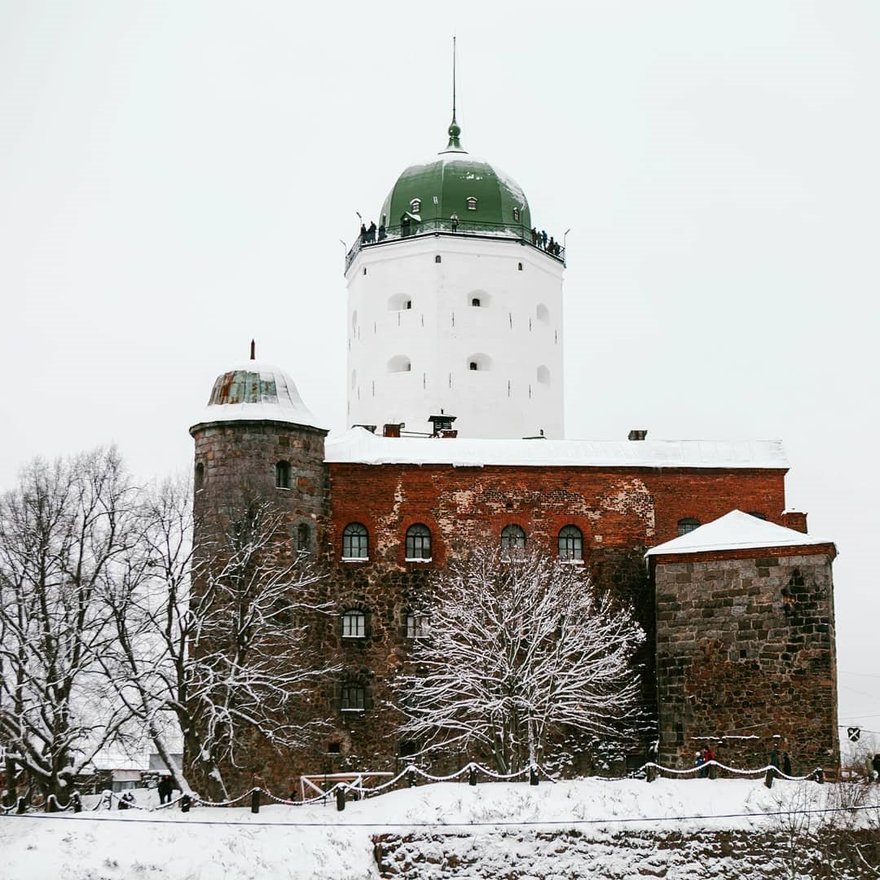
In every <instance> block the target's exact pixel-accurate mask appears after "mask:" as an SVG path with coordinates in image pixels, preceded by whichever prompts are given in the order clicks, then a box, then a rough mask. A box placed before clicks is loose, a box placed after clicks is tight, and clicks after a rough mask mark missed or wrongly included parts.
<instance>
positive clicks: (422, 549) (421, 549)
mask: <svg viewBox="0 0 880 880" xmlns="http://www.w3.org/2000/svg"><path fill="white" fill-rule="evenodd" d="M406 558H407V559H430V558H431V530H430V529H429V528H428V527H427V526H425V525H422V524H421V523H416V525H414V526H410V527H409V528H408V529H407V530H406Z"/></svg>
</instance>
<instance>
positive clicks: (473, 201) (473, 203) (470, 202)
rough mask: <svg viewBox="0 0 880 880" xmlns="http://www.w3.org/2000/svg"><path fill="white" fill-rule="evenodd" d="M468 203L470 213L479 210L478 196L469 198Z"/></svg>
mask: <svg viewBox="0 0 880 880" xmlns="http://www.w3.org/2000/svg"><path fill="white" fill-rule="evenodd" d="M466 201H467V209H468V211H476V210H477V197H476V196H468V197H467V199H466Z"/></svg>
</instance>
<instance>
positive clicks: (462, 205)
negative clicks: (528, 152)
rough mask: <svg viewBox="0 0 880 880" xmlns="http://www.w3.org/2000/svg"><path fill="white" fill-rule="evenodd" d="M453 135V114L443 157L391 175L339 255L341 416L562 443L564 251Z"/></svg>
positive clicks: (514, 189)
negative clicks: (373, 222) (343, 331)
mask: <svg viewBox="0 0 880 880" xmlns="http://www.w3.org/2000/svg"><path fill="white" fill-rule="evenodd" d="M460 134H461V130H460V129H459V127H458V124H457V123H456V121H455V118H454V117H453V121H452V125H450V127H449V143H448V144H447V146H446V149H445V150H442V151H441V152H440V153H439V154H438V155H437V156H436V157H435V158H432V159H431V160H429V161H427V162H424V163H420V164H417V165H412V166H411V167H409V168H407V169H406V170H405V171H404V172H403V173H402V174H401V175H400V177H399V178H398V180H397V182H396V183H395V184H394V186H393V187H392V189H391V192H390V193H389V195H388V198H387V199H386V200H385V203H384V205H383V206H382V210H381V212H380V216H379V218H378V223H379V225H378V228H377V229H376V230H375V231H374V230H373V229H372V228H370V229H368V230H367V231H366V233H362V235H361V237H360V239H359V241H358V242H356V243H355V245H354V247H353V248H352V249H351V251H350V252H349V254H348V257H347V260H346V281H347V285H348V421H349V424H372V425H377V426H381V425H384V424H389V423H390V424H394V423H398V424H399V423H405V430H407V431H413V432H429V431H431V427H430V424H429V419H430V418H431V416H440V415H445V416H447V417H454V418H455V424H454V426H453V427H454V428H455V429H457V430H458V432H459V434H460V435H461V436H466V437H499V438H502V437H528V436H539V435H541V434H543V435H544V436H547V437H551V438H561V437H562V436H563V433H564V431H563V377H562V274H563V269H564V266H565V262H564V261H565V254H564V251H563V250H562V247H561V243H560V242H558V241H557V239H556V238H554V237H553V236H551V235H547V234H546V233H543V234H542V232H541V230H533V226H532V217H531V212H530V209H529V204H528V201H527V200H526V197H525V194H524V193H523V191H522V190H521V189H520V187H519V186H518V185H517V184H516V182H515V181H513V180H512V179H511V178H510V177H508V176H507V175H505V174H503V173H502V172H501V171H500V170H499V169H498V168H496V167H493V166H492V165H490V164H489V163H487V162H485V161H483V160H480V159H477V158H475V157H473V156H471V155H470V154H469V153H467V152H466V151H465V150H464V149H463V148H462V146H461V141H460ZM545 236H546V241H545ZM434 424H435V425H436V424H438V421H437V420H435V422H434ZM445 426H446V427H448V426H449V425H448V421H447V422H446V423H445Z"/></svg>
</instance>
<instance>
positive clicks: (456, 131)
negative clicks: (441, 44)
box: [446, 36, 463, 152]
mask: <svg viewBox="0 0 880 880" xmlns="http://www.w3.org/2000/svg"><path fill="white" fill-rule="evenodd" d="M455 39H456V38H455V36H453V37H452V122H451V123H450V125H449V143H448V144H447V145H446V149H447V150H461V141H460V140H459V136H460V135H461V128H460V127H459V125H458V123H457V122H456V121H455ZM462 152H463V151H462Z"/></svg>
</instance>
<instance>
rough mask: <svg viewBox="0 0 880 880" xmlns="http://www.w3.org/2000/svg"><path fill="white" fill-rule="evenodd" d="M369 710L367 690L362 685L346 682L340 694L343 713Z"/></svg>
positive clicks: (340, 706)
mask: <svg viewBox="0 0 880 880" xmlns="http://www.w3.org/2000/svg"><path fill="white" fill-rule="evenodd" d="M366 708H367V689H366V688H365V687H364V686H363V685H362V684H356V683H353V682H346V683H345V684H343V685H342V689H341V690H340V693H339V709H340V711H342V712H363V711H364V710H365V709H366Z"/></svg>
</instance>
